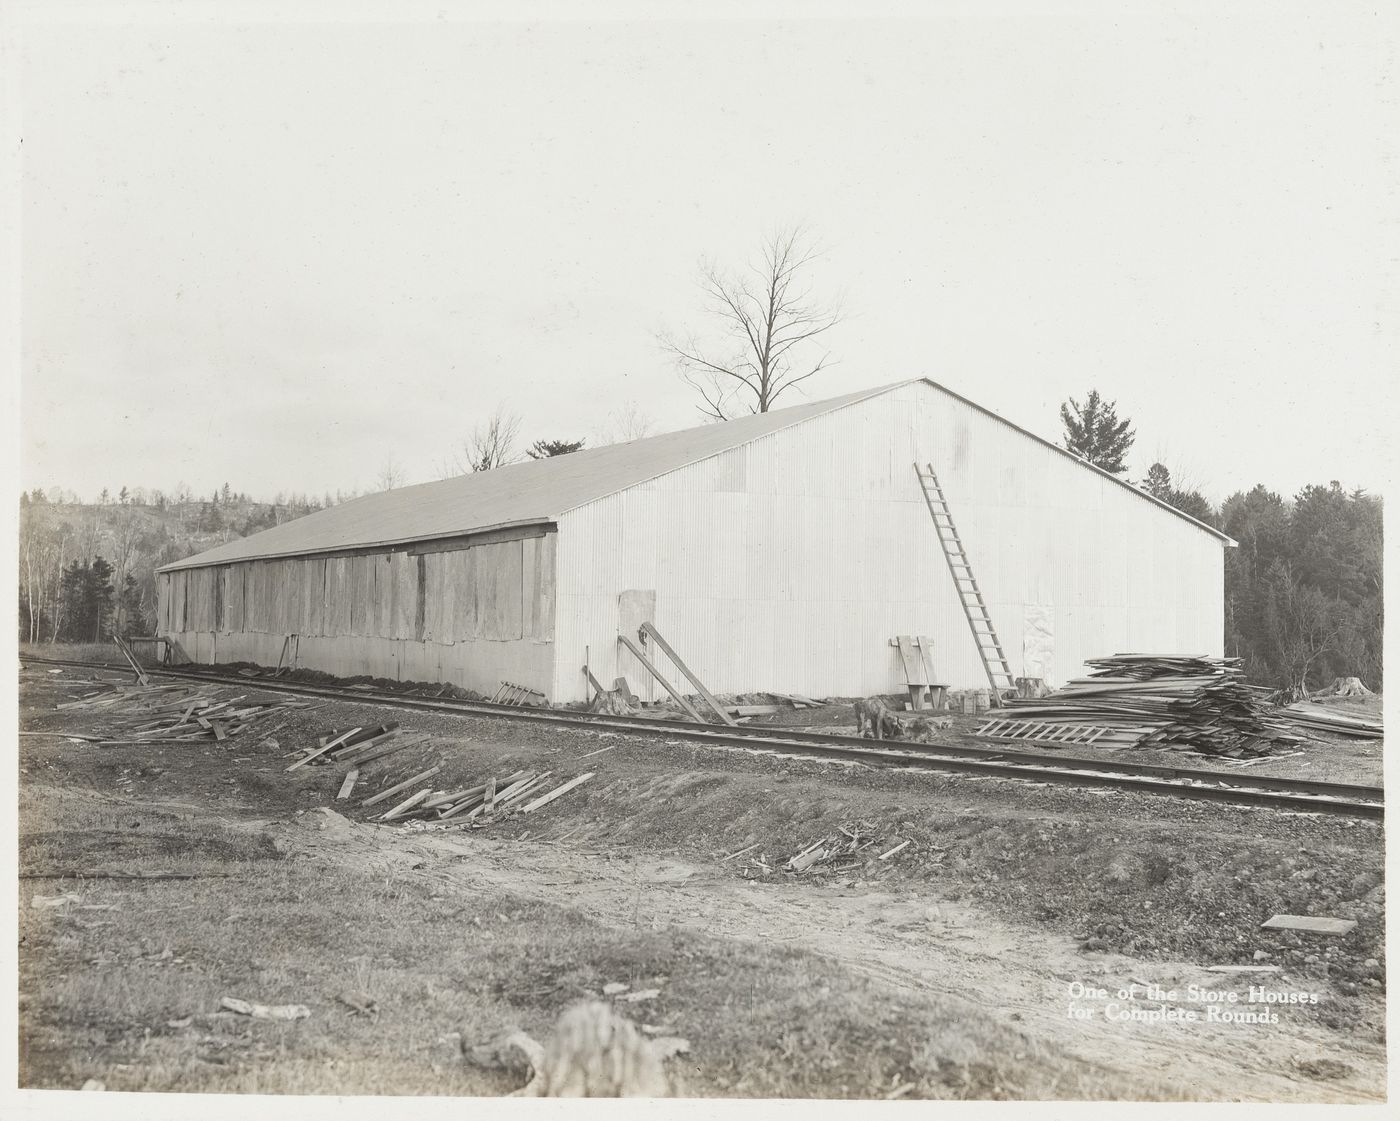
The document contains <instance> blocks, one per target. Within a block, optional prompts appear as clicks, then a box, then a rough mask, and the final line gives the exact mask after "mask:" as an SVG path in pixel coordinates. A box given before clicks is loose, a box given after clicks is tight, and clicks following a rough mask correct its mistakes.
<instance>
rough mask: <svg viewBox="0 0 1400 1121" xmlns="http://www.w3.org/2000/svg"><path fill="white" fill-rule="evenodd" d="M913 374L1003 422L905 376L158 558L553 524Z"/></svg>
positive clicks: (360, 501) (262, 554)
mask: <svg viewBox="0 0 1400 1121" xmlns="http://www.w3.org/2000/svg"><path fill="white" fill-rule="evenodd" d="M915 381H923V382H925V383H926V384H928V385H930V386H932V387H933V388H935V389H938V390H940V391H941V392H943V393H946V394H948V395H949V396H951V397H954V398H956V399H957V400H959V401H962V402H964V403H965V404H967V405H970V406H971V407H973V408H975V409H977V410H978V411H979V412H981V413H984V414H986V415H987V416H990V417H992V418H993V419H995V420H998V421H1000V422H1001V423H1003V424H1010V423H1011V422H1010V421H1007V420H1005V419H1004V418H1003V417H1000V416H998V415H997V414H996V413H993V412H992V411H991V410H989V409H985V408H983V407H982V406H981V405H978V404H977V403H976V402H974V401H969V400H968V399H967V398H965V397H963V396H961V395H960V394H957V393H954V392H953V391H952V390H950V389H947V388H945V387H944V386H941V385H939V384H938V383H937V382H935V381H932V380H930V379H928V378H912V379H909V380H906V381H902V382H895V383H894V384H892V385H883V386H878V387H876V388H874V389H864V390H861V391H859V392H857V393H847V394H845V395H844V396H841V397H832V398H829V399H828V400H825V401H812V402H809V403H807V404H804V405H794V406H792V407H790V408H786V409H775V410H773V411H772V412H767V413H756V414H754V415H753V416H746V417H739V418H738V419H736V420H730V421H725V422H724V423H722V424H705V425H701V426H700V427H698V428H687V429H684V430H683V431H680V432H668V433H665V434H664V435H661V436H649V437H647V438H646V439H643V440H633V441H631V442H629V443H626V444H612V445H610V446H608V447H603V448H587V449H584V450H582V451H576V452H572V453H570V454H569V455H562V456H554V457H552V458H550V459H539V460H527V461H526V462H524V463H513V464H511V465H510V466H508V467H498V468H496V469H495V470H493V471H482V472H478V473H475V474H471V475H461V476H459V477H457V478H453V479H444V480H442V481H441V482H436V483H420V484H418V485H417V486H409V487H399V488H398V489H396V490H389V491H381V492H379V493H377V494H367V495H364V496H363V497H361V498H354V499H351V500H350V501H348V502H342V503H340V505H338V506H331V507H329V508H328V509H325V510H318V511H316V512H315V513H314V514H308V515H306V516H305V517H302V518H297V519H296V520H295V521H290V522H286V523H285V524H283V525H279V526H275V527H273V528H272V529H266V530H263V531H262V532H261V533H255V534H253V535H252V536H251V537H243V538H240V539H238V540H237V541H229V542H227V543H226V544H223V545H219V546H217V547H216V548H213V549H207V550H205V551H204V552H202V553H196V554H195V555H194V556H192V557H186V558H185V559H184V560H179V561H175V562H173V563H171V564H167V565H165V566H164V567H163V568H162V569H161V571H162V572H169V571H172V570H175V569H181V568H202V567H204V566H205V565H211V564H229V563H231V562H233V561H243V560H256V559H262V558H269V557H286V556H300V555H302V554H307V553H326V552H336V551H339V550H343V549H360V548H373V547H377V546H387V545H404V544H411V543H413V542H418V541H432V540H436V539H439V538H443V537H455V536H460V535H462V534H467V533H484V532H487V531H489V530H494V529H507V528H510V527H514V526H525V525H538V524H540V523H542V522H552V521H556V520H557V519H558V518H559V517H560V516H561V515H563V514H565V513H567V512H568V511H570V510H572V509H575V508H576V507H578V506H582V505H584V504H585V503H588V502H592V501H594V500H595V499H598V498H602V497H604V496H605V495H609V494H615V493H616V492H617V491H620V490H623V489H625V488H627V487H630V486H635V485H636V484H638V483H643V482H646V481H647V480H649V479H654V478H656V477H657V476H659V475H665V474H667V473H669V472H671V471H675V470H677V469H678V468H680V467H684V466H686V465H687V464H691V463H695V462H698V461H699V460H702V459H708V458H709V457H711V456H713V455H718V454H719V453H720V452H724V451H728V450H729V449H730V448H736V447H739V446H740V445H742V444H747V443H750V442H751V441H753V440H757V439H760V438H762V437H764V436H767V435H769V434H770V433H773V432H777V431H779V430H780V429H783V428H788V427H791V426H792V425H794V424H800V423H801V422H803V421H805V420H809V419H811V418H812V417H817V416H821V415H822V414H824V413H829V412H833V411H835V410H836V409H842V408H845V407H846V406H847V405H853V404H855V403H857V402H859V401H864V400H867V399H869V398H871V397H877V396H879V395H880V394H883V393H888V392H890V391H891V390H893V389H897V388H899V387H900V386H904V385H909V384H911V382H915ZM1011 427H1013V428H1015V429H1016V430H1017V431H1018V432H1021V433H1023V434H1024V435H1026V436H1028V437H1030V438H1031V439H1033V440H1035V441H1036V442H1038V443H1040V444H1043V445H1045V446H1046V447H1048V448H1051V449H1053V450H1054V451H1056V452H1059V453H1060V454H1061V455H1065V456H1068V457H1069V458H1070V459H1072V460H1074V462H1076V463H1078V464H1079V465H1080V466H1081V467H1083V468H1085V470H1088V471H1096V472H1098V473H1099V474H1100V475H1102V476H1103V477H1104V478H1106V479H1111V480H1112V481H1113V482H1115V483H1117V484H1118V485H1119V486H1123V487H1127V488H1128V489H1129V490H1131V491H1132V492H1133V493H1134V494H1136V495H1138V496H1139V497H1141V498H1143V499H1144V500H1145V501H1148V502H1152V503H1154V504H1155V505H1158V506H1161V507H1162V508H1163V509H1164V510H1168V511H1170V512H1171V513H1173V514H1175V515H1176V516H1177V517H1179V518H1182V519H1184V520H1185V521H1188V522H1190V523H1191V524H1192V525H1194V526H1196V527H1197V528H1199V529H1203V530H1205V531H1206V532H1207V533H1210V534H1212V535H1213V536H1215V537H1218V538H1220V539H1221V540H1222V541H1225V542H1226V543H1228V544H1234V542H1233V541H1231V540H1230V538H1228V537H1226V536H1225V534H1223V533H1221V532H1220V531H1219V530H1217V529H1214V528H1213V527H1211V526H1208V525H1206V524H1205V523H1203V522H1198V521H1197V520H1196V519H1195V518H1192V517H1190V516H1189V515H1187V514H1184V513H1182V512H1181V511H1180V510H1178V509H1176V507H1174V506H1170V505H1168V504H1167V503H1165V502H1161V501H1158V500H1157V499H1156V498H1153V497H1152V496H1151V495H1150V494H1148V493H1147V492H1146V491H1144V490H1140V489H1139V488H1137V487H1135V486H1133V485H1132V484H1131V483H1127V482H1125V481H1124V480H1122V479H1120V478H1118V477H1117V476H1116V475H1112V474H1110V473H1109V472H1107V471H1103V470H1101V469H1100V468H1098V467H1094V466H1091V465H1090V464H1088V463H1085V462H1084V460H1082V459H1080V458H1079V457H1078V456H1076V455H1073V454H1072V453H1070V452H1067V451H1065V449H1064V448H1061V447H1059V446H1057V445H1055V444H1052V443H1051V442H1050V441H1049V440H1045V439H1043V438H1042V437H1040V436H1037V435H1035V433H1033V432H1028V431H1026V430H1025V429H1024V428H1021V427H1019V426H1018V425H1014V424H1013V425H1011Z"/></svg>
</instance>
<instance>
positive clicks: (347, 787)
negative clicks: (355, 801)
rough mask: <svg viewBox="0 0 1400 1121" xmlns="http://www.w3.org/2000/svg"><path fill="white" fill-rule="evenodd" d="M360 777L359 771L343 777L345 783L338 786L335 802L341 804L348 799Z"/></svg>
mask: <svg viewBox="0 0 1400 1121" xmlns="http://www.w3.org/2000/svg"><path fill="white" fill-rule="evenodd" d="M359 777H360V772H359V771H351V772H350V773H349V774H348V775H346V776H345V781H344V782H342V783H341V784H340V793H339V794H337V795H336V796H335V800H336V801H337V802H343V801H345V799H346V798H348V797H350V791H352V790H354V789H355V783H356V781H357V780H358V779H359Z"/></svg>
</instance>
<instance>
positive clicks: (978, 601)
mask: <svg viewBox="0 0 1400 1121" xmlns="http://www.w3.org/2000/svg"><path fill="white" fill-rule="evenodd" d="M914 471H915V473H916V474H917V475H918V476H919V486H920V487H921V488H922V489H923V492H924V501H925V502H927V503H928V512H929V513H930V514H932V515H933V528H934V530H935V532H937V534H938V543H939V544H940V545H942V546H943V556H944V557H945V558H946V559H947V561H948V571H949V572H950V573H951V574H952V576H953V586H954V587H955V588H957V590H958V600H959V601H960V602H961V603H962V607H963V614H964V615H966V616H967V625H968V626H969V627H970V628H971V629H972V641H973V642H975V643H976V644H977V655H978V657H980V658H981V659H982V668H983V669H985V670H986V671H987V683H988V684H989V685H991V687H992V703H993V704H994V705H995V704H996V703H997V702H998V701H999V700H1000V699H1001V698H1002V696H1003V695H1004V694H1005V693H1007V692H1008V691H1014V690H1015V688H1016V681H1015V678H1013V677H1012V676H1011V664H1010V663H1009V662H1008V661H1007V660H1006V652H1005V651H1004V650H1002V648H1001V640H1000V639H999V638H997V631H996V627H994V626H992V616H991V612H989V611H988V610H987V601H986V600H985V599H984V598H983V596H982V589H981V588H979V587H978V586H977V577H976V576H974V575H973V574H972V565H971V564H970V563H969V562H968V559H967V550H966V549H964V548H963V543H962V538H961V537H959V536H958V530H957V527H956V526H955V525H953V515H952V514H951V513H950V512H949V510H948V500H947V499H946V498H944V497H943V488H942V487H941V486H939V485H938V476H937V475H935V474H934V473H933V465H932V464H928V465H926V466H924V467H920V466H919V465H918V464H917V463H916V464H914Z"/></svg>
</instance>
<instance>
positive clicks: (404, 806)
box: [380, 786, 433, 821]
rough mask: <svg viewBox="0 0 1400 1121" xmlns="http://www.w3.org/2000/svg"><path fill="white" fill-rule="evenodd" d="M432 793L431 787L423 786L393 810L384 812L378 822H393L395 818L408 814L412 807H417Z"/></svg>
mask: <svg viewBox="0 0 1400 1121" xmlns="http://www.w3.org/2000/svg"><path fill="white" fill-rule="evenodd" d="M432 792H433V790H432V787H430V786H425V787H424V788H423V789H422V790H420V791H418V793H417V794H414V795H412V796H410V797H408V798H405V799H404V800H403V801H402V802H400V803H399V804H398V805H397V806H395V807H394V808H393V809H391V810H385V811H384V813H383V814H381V815H380V820H381V821H393V820H394V818H396V817H401V816H402V815H404V814H406V813H408V811H409V810H411V809H413V807H414V806H416V805H418V803H419V802H421V801H422V800H423V799H424V798H426V797H427V796H428V795H429V794H431V793H432Z"/></svg>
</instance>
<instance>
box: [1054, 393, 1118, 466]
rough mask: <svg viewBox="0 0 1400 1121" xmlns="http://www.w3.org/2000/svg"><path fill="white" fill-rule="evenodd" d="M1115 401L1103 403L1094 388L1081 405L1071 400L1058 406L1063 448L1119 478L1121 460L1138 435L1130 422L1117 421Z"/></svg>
mask: <svg viewBox="0 0 1400 1121" xmlns="http://www.w3.org/2000/svg"><path fill="white" fill-rule="evenodd" d="M1115 405H1116V402H1114V401H1105V400H1104V399H1103V398H1102V397H1100V396H1099V391H1098V390H1097V389H1091V390H1089V396H1088V397H1087V398H1085V400H1084V404H1083V405H1080V404H1079V402H1078V401H1076V400H1075V399H1074V398H1073V397H1071V398H1070V399H1069V403H1068V404H1065V405H1061V406H1060V419H1061V420H1062V421H1064V425H1065V448H1066V450H1068V451H1071V452H1073V453H1074V454H1075V455H1077V456H1080V457H1081V458H1083V459H1085V460H1088V462H1090V463H1092V464H1093V465H1094V466H1095V467H1101V468H1103V469H1104V470H1105V471H1111V472H1112V473H1113V474H1115V475H1121V474H1122V473H1123V472H1124V471H1125V470H1127V467H1126V465H1125V464H1124V463H1123V457H1124V456H1126V455H1127V454H1128V449H1129V448H1131V447H1132V446H1133V439H1134V437H1135V436H1136V435H1137V434H1136V432H1134V431H1133V429H1132V427H1131V424H1132V422H1131V421H1129V420H1119V419H1118V413H1117V410H1116V408H1115Z"/></svg>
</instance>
